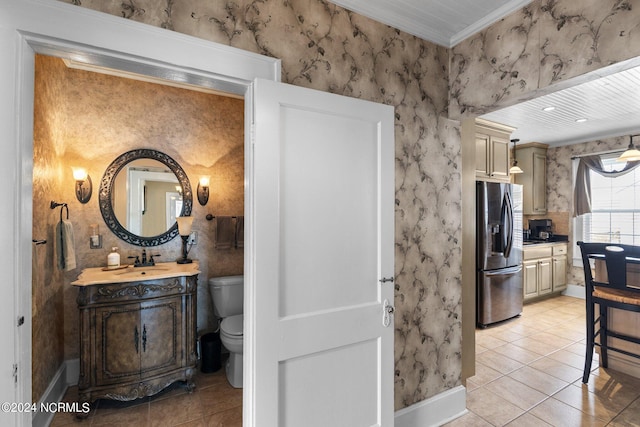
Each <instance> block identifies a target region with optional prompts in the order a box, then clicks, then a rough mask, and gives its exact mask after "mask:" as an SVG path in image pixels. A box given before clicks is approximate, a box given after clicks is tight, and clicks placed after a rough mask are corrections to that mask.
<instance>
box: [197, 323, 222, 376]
mask: <svg viewBox="0 0 640 427" xmlns="http://www.w3.org/2000/svg"><path fill="white" fill-rule="evenodd" d="M200 351H201V352H202V353H201V356H202V359H201V360H200V371H201V372H204V373H211V372H216V371H217V370H218V369H220V367H221V366H222V363H221V361H220V357H221V353H222V342H221V341H220V333H219V332H210V333H208V334H204V335H203V336H202V337H200Z"/></svg>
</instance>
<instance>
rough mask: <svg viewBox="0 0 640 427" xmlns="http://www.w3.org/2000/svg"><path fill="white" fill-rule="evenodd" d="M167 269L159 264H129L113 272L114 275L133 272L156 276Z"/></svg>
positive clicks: (134, 273) (140, 274)
mask: <svg viewBox="0 0 640 427" xmlns="http://www.w3.org/2000/svg"><path fill="white" fill-rule="evenodd" d="M165 271H169V267H167V266H161V265H153V266H149V267H132V266H129V267H127V268H126V269H123V270H115V271H113V274H115V275H116V276H122V275H129V274H133V275H134V276H135V275H139V276H157V275H158V274H163V272H165Z"/></svg>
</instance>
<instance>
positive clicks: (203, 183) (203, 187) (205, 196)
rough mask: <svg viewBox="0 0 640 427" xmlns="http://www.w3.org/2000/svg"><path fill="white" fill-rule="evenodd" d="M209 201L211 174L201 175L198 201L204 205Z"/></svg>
mask: <svg viewBox="0 0 640 427" xmlns="http://www.w3.org/2000/svg"><path fill="white" fill-rule="evenodd" d="M208 201H209V176H208V175H205V176H201V177H200V181H198V202H200V205H202V206H204V205H206V204H207V202H208Z"/></svg>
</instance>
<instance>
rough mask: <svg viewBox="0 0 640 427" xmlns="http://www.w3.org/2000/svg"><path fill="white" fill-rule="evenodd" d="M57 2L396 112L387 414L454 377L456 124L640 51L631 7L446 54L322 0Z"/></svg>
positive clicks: (494, 37)
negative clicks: (275, 61) (262, 59)
mask: <svg viewBox="0 0 640 427" xmlns="http://www.w3.org/2000/svg"><path fill="white" fill-rule="evenodd" d="M63 1H66V2H68V3H74V4H77V5H80V6H82V7H88V8H92V9H96V10H100V11H102V12H105V13H109V14H112V15H115V16H120V17H122V18H123V19H132V20H136V21H139V22H143V23H146V24H149V25H154V26H158V27H162V28H167V29H169V30H173V31H177V32H181V33H186V34H190V35H193V36H196V37H200V38H203V39H207V40H211V41H215V42H218V43H222V44H226V45H230V46H234V47H237V48H240V49H245V50H248V51H252V52H257V53H260V54H264V55H267V56H271V57H276V58H280V59H281V60H282V80H283V81H284V82H286V83H291V84H295V85H300V86H306V87H311V88H315V89H319V90H323V91H327V92H334V93H338V94H342V95H348V96H353V97H358V98H363V99H368V100H372V101H377V102H383V103H386V104H389V105H393V106H394V107H395V114H396V132H395V142H396V177H395V187H396V224H395V225H396V231H395V233H396V239H395V244H396V252H395V256H396V259H395V264H396V268H395V271H396V308H397V311H396V313H397V314H396V317H395V327H396V335H395V340H396V343H395V365H396V384H395V407H396V409H400V408H404V407H406V406H409V405H411V404H413V403H416V402H419V401H421V400H424V399H426V398H429V397H431V396H434V395H436V394H438V393H440V392H442V391H445V390H447V389H450V388H452V387H454V386H456V385H458V384H460V374H461V359H460V353H461V350H462V343H461V325H460V321H461V319H460V314H461V304H462V302H461V278H460V274H461V263H462V259H461V250H460V238H461V227H462V226H463V224H462V223H461V214H460V203H461V184H460V183H461V180H460V163H461V158H460V152H461V151H460V130H459V123H458V122H457V121H456V120H458V119H461V118H462V117H465V116H474V115H480V114H482V113H484V112H488V111H491V110H493V109H497V108H498V107H502V106H505V105H509V104H512V103H516V102H518V101H519V100H521V99H522V100H524V99H530V98H533V97H535V96H536V94H537V93H539V92H540V91H543V90H548V89H549V88H551V87H552V85H554V84H556V83H558V82H563V81H566V80H568V79H570V78H572V77H575V76H579V75H581V74H584V73H586V72H589V71H593V70H596V69H598V68H601V67H604V66H607V65H609V64H612V63H615V62H618V61H621V60H624V59H627V58H631V57H634V56H636V55H638V54H640V40H639V38H640V35H639V33H638V25H639V23H640V9H638V8H635V9H634V8H632V7H631V5H632V2H630V1H616V0H536V1H533V2H532V3H531V4H530V5H529V6H527V7H525V8H523V9H522V10H520V11H517V12H515V13H513V14H512V15H510V16H508V17H507V18H505V19H503V20H500V21H498V22H496V23H495V24H494V25H492V26H490V27H489V28H488V29H486V30H484V31H482V32H480V33H478V34H476V35H474V36H472V37H470V38H468V39H467V40H464V41H463V42H461V43H460V44H458V45H457V46H456V47H455V48H453V49H446V48H444V47H440V46H436V45H434V44H432V43H429V42H426V41H423V40H420V39H418V38H416V37H413V36H411V35H408V34H406V33H403V32H402V31H398V30H396V29H393V28H390V27H388V26H386V25H383V24H380V23H377V22H375V21H372V20H370V19H368V18H365V17H363V16H360V15H358V14H355V13H351V12H349V11H346V10H345V9H342V8H340V7H338V6H335V5H333V4H331V3H330V2H328V1H326V0H280V1H276V0H237V1H235V2H222V1H205V0H183V1H181V2H174V1H173V0H163V1H159V0H136V1H127V2H123V1H121V0H63ZM452 119H455V120H452Z"/></svg>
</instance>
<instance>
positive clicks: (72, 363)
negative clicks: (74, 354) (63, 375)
mask: <svg viewBox="0 0 640 427" xmlns="http://www.w3.org/2000/svg"><path fill="white" fill-rule="evenodd" d="M64 363H65V364H66V365H67V386H72V385H76V384H78V378H80V359H69V360H66V361H65V362H64Z"/></svg>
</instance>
